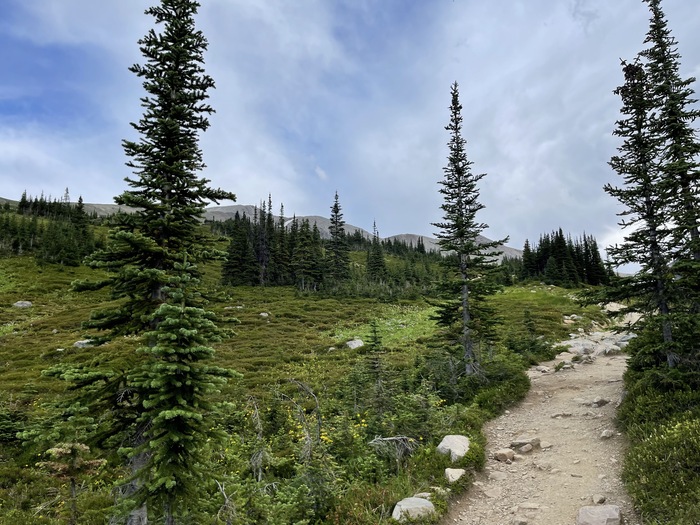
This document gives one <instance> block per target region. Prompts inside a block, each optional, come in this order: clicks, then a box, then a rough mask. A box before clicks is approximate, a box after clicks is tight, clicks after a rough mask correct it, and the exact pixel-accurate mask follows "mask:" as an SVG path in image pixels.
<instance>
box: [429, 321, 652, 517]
mask: <svg viewBox="0 0 700 525" xmlns="http://www.w3.org/2000/svg"><path fill="white" fill-rule="evenodd" d="M625 344H626V343H625V338H624V337H621V336H619V335H614V334H611V333H608V332H597V333H593V334H588V335H586V334H580V335H578V336H577V337H572V340H571V352H564V353H561V354H559V355H558V356H557V358H556V359H555V360H554V361H552V362H549V363H543V364H542V365H540V366H539V367H533V368H532V369H531V370H530V371H529V375H530V378H531V380H532V388H531V390H530V393H529V394H528V396H527V398H526V399H525V400H524V401H523V402H521V403H520V404H519V405H517V406H516V407H514V408H513V409H512V410H510V411H508V412H506V413H505V414H504V415H502V416H501V417H499V418H497V419H495V420H493V421H491V422H489V423H488V424H487V425H486V428H485V429H484V431H485V434H486V436H487V439H488V449H487V456H488V460H487V464H486V469H485V470H484V472H482V473H479V474H478V475H477V478H476V481H475V483H474V485H473V486H472V488H471V489H470V490H469V491H468V492H467V493H466V494H464V495H463V496H462V497H460V498H458V501H456V502H454V503H453V504H452V506H451V508H450V511H449V513H448V514H447V515H446V516H445V517H444V519H443V521H442V524H443V525H451V524H455V523H457V524H462V525H477V524H478V525H486V524H488V525H574V524H577V523H578V524H580V525H583V524H584V523H591V524H592V523H603V524H605V523H609V524H617V523H624V524H626V525H639V524H640V523H641V522H640V520H639V519H638V517H637V516H636V515H635V512H634V510H633V508H632V505H631V502H630V499H629V496H628V495H627V494H626V492H625V490H624V487H623V485H622V483H621V481H620V467H621V462H622V458H623V452H624V449H625V438H624V436H623V435H621V434H620V433H619V432H618V430H617V428H616V426H615V411H616V406H617V404H618V403H619V401H620V397H621V394H622V374H623V372H624V370H625V366H626V357H625V356H624V355H622V354H621V353H620V352H619V350H620V347H624V346H625ZM574 356H578V357H574ZM572 359H580V360H581V361H579V363H576V362H573V363H572ZM558 364H559V368H560V369H559V370H558V371H557V370H556V367H557V365H558ZM562 366H563V368H561V367H562ZM527 444H530V446H527ZM523 446H524V447H525V448H522V447H523ZM530 448H532V449H531V450H529V449H530ZM508 450H510V451H512V452H509V451H508ZM513 453H515V455H514V457H513V458H512V459H509V457H510V456H511V455H512V454H513ZM606 505H612V506H617V507H619V511H620V514H621V517H622V519H621V521H617V520H616V519H612V520H610V521H608V520H605V519H602V520H600V519H599V520H598V521H595V520H593V521H586V520H585V519H584V520H583V521H582V518H581V517H580V516H579V511H580V509H581V508H582V507H585V506H591V507H603V506H606ZM611 508H612V509H614V507H608V508H607V509H608V510H609V509H611ZM605 510H606V509H601V508H594V509H592V512H593V513H594V514H595V513H596V512H599V511H605ZM577 520H578V521H577Z"/></svg>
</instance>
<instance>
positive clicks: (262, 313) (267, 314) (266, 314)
mask: <svg viewBox="0 0 700 525" xmlns="http://www.w3.org/2000/svg"><path fill="white" fill-rule="evenodd" d="M260 317H262V318H265V317H270V314H269V313H267V312H260Z"/></svg>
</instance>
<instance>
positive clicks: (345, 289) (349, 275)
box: [209, 193, 441, 295]
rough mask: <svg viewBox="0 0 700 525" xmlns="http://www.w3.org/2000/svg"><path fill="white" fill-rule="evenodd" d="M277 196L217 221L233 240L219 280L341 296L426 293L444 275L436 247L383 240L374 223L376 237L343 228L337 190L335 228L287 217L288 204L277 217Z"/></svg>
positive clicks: (216, 229) (215, 225)
mask: <svg viewBox="0 0 700 525" xmlns="http://www.w3.org/2000/svg"><path fill="white" fill-rule="evenodd" d="M271 210H272V199H271V197H268V200H267V202H262V203H261V205H260V207H259V208H258V207H256V208H255V209H254V211H253V216H252V217H248V216H247V215H245V214H242V215H241V214H240V213H238V212H237V213H236V215H235V216H234V217H233V218H231V219H227V220H225V221H212V222H209V226H210V227H211V229H212V231H213V232H214V233H216V234H219V235H221V236H224V237H225V238H227V239H228V247H227V258H226V261H225V262H224V264H223V268H222V282H223V284H226V285H230V286H295V287H297V288H298V289H299V290H300V291H305V292H308V291H324V292H332V293H336V294H341V295H342V294H353V293H361V294H369V295H372V294H376V293H385V292H387V291H389V292H391V291H392V290H393V291H394V292H395V293H403V294H405V293H406V291H407V290H409V289H410V290H413V291H414V292H417V291H420V292H421V293H425V292H427V291H428V290H430V288H431V286H432V285H433V283H434V282H435V281H436V280H437V279H438V277H439V268H438V265H437V263H438V262H439V260H440V259H441V256H440V254H439V253H438V252H427V251H426V249H425V244H424V243H423V241H422V239H420V240H419V241H418V242H417V243H416V245H415V246H414V245H413V244H408V243H406V242H403V241H399V240H382V239H380V237H379V232H378V230H377V228H376V224H375V225H374V228H373V230H374V231H373V234H372V237H371V238H367V237H365V236H364V235H362V233H361V232H360V231H356V232H355V233H353V234H351V235H349V234H347V233H346V231H345V221H344V219H343V214H342V207H341V205H340V200H339V196H338V194H337V193H336V194H335V198H334V202H333V205H332V206H331V207H330V210H331V214H330V225H329V227H328V231H327V232H323V233H322V232H321V231H320V229H319V228H318V225H317V224H316V223H315V222H314V223H313V224H312V223H311V222H310V221H309V220H308V219H306V218H304V219H301V220H300V219H298V218H297V217H296V216H294V217H292V218H291V219H289V220H288V219H287V218H286V217H285V216H284V206H281V207H280V213H279V215H278V216H277V217H275V216H274V215H273V213H272V211H271Z"/></svg>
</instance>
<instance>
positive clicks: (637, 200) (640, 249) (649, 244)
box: [605, 61, 677, 366]
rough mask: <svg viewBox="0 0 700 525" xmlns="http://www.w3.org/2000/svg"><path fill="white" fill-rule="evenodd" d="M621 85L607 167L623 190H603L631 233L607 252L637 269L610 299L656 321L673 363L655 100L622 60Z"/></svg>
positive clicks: (634, 68) (639, 74)
mask: <svg viewBox="0 0 700 525" xmlns="http://www.w3.org/2000/svg"><path fill="white" fill-rule="evenodd" d="M622 69H623V72H624V75H625V84H624V85H623V86H621V87H619V88H617V89H616V90H615V93H616V94H618V95H620V97H621V99H622V109H621V113H622V115H623V118H622V119H621V120H618V122H617V128H616V129H615V131H614V135H616V136H619V137H622V138H623V139H624V140H623V143H622V145H621V146H620V147H619V148H618V151H619V152H620V154H619V155H616V156H614V157H612V159H611V160H610V165H611V166H612V168H613V169H614V170H615V171H616V172H617V173H618V174H619V175H620V176H622V177H623V178H624V186H623V187H615V186H613V185H611V184H608V185H606V186H605V191H606V192H607V193H608V194H609V195H611V196H613V197H615V198H616V199H617V200H618V201H619V202H620V203H621V204H622V205H623V206H624V207H625V209H624V210H623V211H622V212H621V213H620V216H621V217H622V220H621V222H620V225H621V226H622V227H623V228H631V229H632V231H630V232H629V233H628V234H627V235H626V236H625V238H624V241H623V242H622V243H621V244H620V245H616V246H613V247H610V248H608V254H609V255H610V258H611V260H612V262H613V265H615V266H621V265H624V264H630V263H635V264H636V263H638V264H640V265H641V270H640V271H639V272H638V273H637V274H636V275H635V276H633V277H630V278H629V279H625V280H619V281H616V284H617V286H616V288H615V289H611V290H610V296H611V298H612V299H617V300H619V299H629V300H631V301H632V303H631V307H630V309H634V310H637V311H640V312H642V313H643V314H645V315H646V316H647V317H648V318H650V319H651V318H652V317H654V316H656V315H657V313H658V315H659V316H660V321H661V327H662V337H663V344H664V347H665V354H666V361H667V363H668V365H669V366H674V365H675V363H676V358H677V356H676V354H675V352H674V351H673V333H672V323H671V319H670V314H671V301H670V288H671V286H670V284H671V283H670V281H669V280H670V278H671V272H669V262H668V259H667V257H668V255H667V254H668V246H669V238H670V232H669V231H668V228H667V225H668V223H669V220H668V219H669V214H668V209H667V206H666V202H665V199H664V198H663V193H662V190H661V188H662V187H663V184H662V183H661V181H660V177H661V173H660V170H659V169H658V164H657V162H656V158H657V156H658V150H659V143H658V140H657V139H656V136H655V135H654V134H653V133H652V132H651V131H650V117H651V111H652V107H653V106H652V104H653V100H652V97H651V96H650V94H649V83H648V79H647V75H646V73H645V71H644V68H643V67H642V65H641V64H640V63H639V61H635V62H632V63H626V62H624V61H623V63H622Z"/></svg>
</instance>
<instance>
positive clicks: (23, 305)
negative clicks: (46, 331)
mask: <svg viewBox="0 0 700 525" xmlns="http://www.w3.org/2000/svg"><path fill="white" fill-rule="evenodd" d="M12 306H14V307H15V308H31V307H32V306H33V305H32V302H31V301H17V302H16V303H15V304H13V305H12Z"/></svg>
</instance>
